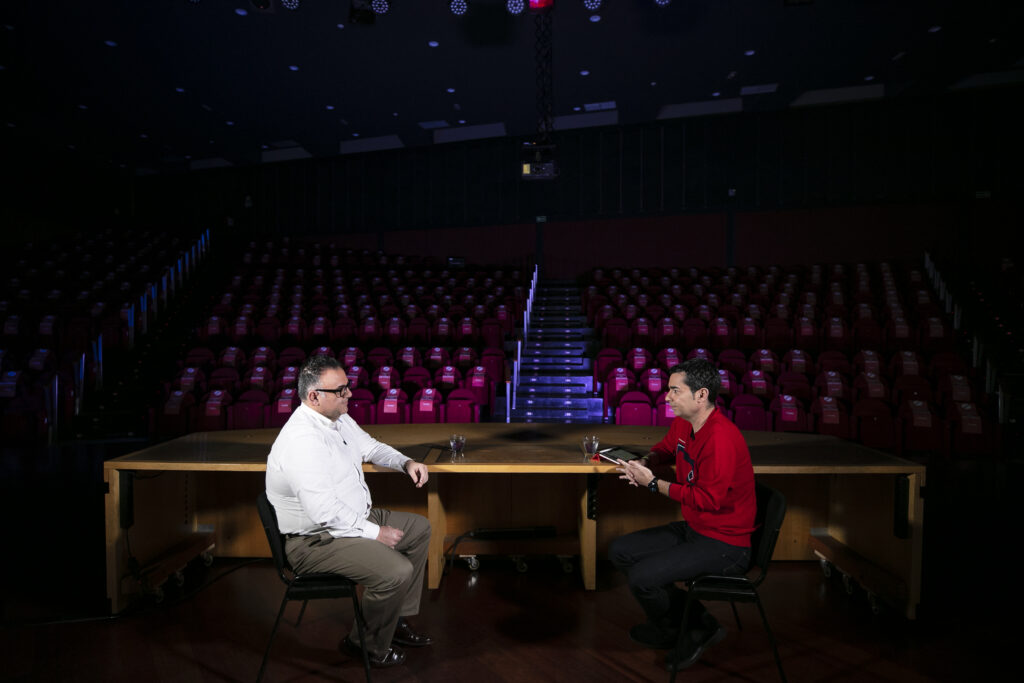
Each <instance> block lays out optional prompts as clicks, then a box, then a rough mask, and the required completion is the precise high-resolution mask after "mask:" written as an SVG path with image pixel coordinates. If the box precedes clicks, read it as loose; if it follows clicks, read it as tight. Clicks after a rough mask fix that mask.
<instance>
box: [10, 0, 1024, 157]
mask: <svg viewBox="0 0 1024 683" xmlns="http://www.w3.org/2000/svg"><path fill="white" fill-rule="evenodd" d="M467 3H468V12H467V13H466V14H465V15H464V16H462V17H456V16H454V15H452V14H451V13H450V12H449V10H448V7H447V5H448V2H447V0H392V1H391V9H390V11H389V12H388V13H387V14H385V15H381V16H378V17H376V21H375V22H374V23H373V24H372V25H367V24H360V23H355V22H353V21H352V17H351V15H350V5H351V2H350V0H301V2H300V4H299V7H298V9H296V10H289V9H286V8H285V7H284V6H283V5H282V0H261V4H269V8H268V9H265V10H260V9H258V8H257V7H256V6H255V5H254V4H253V2H250V0H146V1H139V0H121V1H108V2H88V1H79V2H66V1H64V0H58V1H50V2H41V1H32V0H23V1H22V2H5V3H3V6H2V8H0V49H2V51H0V126H2V129H3V138H2V140H3V143H4V146H5V147H7V148H8V149H15V148H17V149H19V150H20V151H21V152H22V153H25V152H26V151H27V153H28V154H30V155H36V156H44V155H47V154H52V153H53V152H54V151H61V152H70V153H71V154H72V155H75V156H78V157H80V159H81V160H82V162H83V163H84V164H87V165H89V166H95V167H97V168H125V169H128V170H130V171H132V170H134V171H135V172H137V173H151V172H166V171H172V170H182V169H188V168H205V167H210V166H217V165H240V164H252V163H259V162H261V161H272V160H276V159H285V158H295V157H298V156H303V155H305V154H308V155H311V156H329V155H336V154H339V153H342V152H352V151H359V150H365V149H373V148H375V147H378V148H379V147H387V146H395V145H403V146H406V147H410V146H418V145H425V144H431V143H436V142H442V141H445V140H455V139H458V138H459V137H460V136H466V137H473V136H493V135H496V134H498V135H500V134H502V132H503V133H504V134H505V135H511V136H523V135H530V134H532V133H534V132H536V129H537V123H538V114H537V111H538V110H537V95H536V94H537V68H536V65H535V51H534V43H535V39H536V23H535V21H536V20H535V17H534V15H531V14H529V13H528V12H527V13H524V14H523V15H521V16H511V15H509V14H508V13H507V12H506V10H505V0H467ZM595 16H599V17H600V19H599V20H596V21H595V20H594V17H595ZM1022 16H1024V2H1021V1H1020V0H1012V1H1011V0H1005V1H995V0H981V1H975V2H963V1H959V2H950V1H946V0H908V1H905V2H901V1H900V0H671V2H670V3H669V4H668V5H667V6H664V7H660V6H657V5H656V4H655V2H654V0H604V2H603V3H602V7H601V8H600V9H599V10H596V11H591V10H588V9H586V7H584V2H583V0H555V9H554V12H553V14H552V23H551V38H552V45H553V63H554V69H553V80H552V83H553V114H554V116H555V117H556V119H555V126H556V129H557V128H568V127H578V126H586V125H598V124H609V123H618V124H630V123H636V122H643V121H650V120H654V119H656V118H658V117H659V115H660V116H663V117H669V116H684V115H697V114H701V113H714V112H716V111H720V112H725V111H740V110H742V111H757V110H766V109H780V108H786V107H791V106H795V105H799V104H800V103H815V102H817V103H821V102H829V101H836V100H842V99H865V98H869V99H870V98H878V97H881V96H884V97H912V96H915V95H932V94H935V93H941V92H945V91H949V90H950V89H954V90H955V89H960V88H969V87H998V86H999V85H1000V84H1007V83H1020V82H1021V81H1022V80H1024V79H1022V78H1021V74H1022V72H1024V61H1022V56H1024V55H1022V49H1021V46H1022V40H1021V36H1020V31H1021V29H1022ZM431 41H435V42H436V46H435V47H432V46H431ZM588 105H589V106H588ZM672 105H682V106H675V107H673V106H672ZM429 122H435V123H433V124H430V125H434V126H439V127H438V128H429V127H424V126H423V125H421V124H429ZM437 122H441V123H437ZM496 124H500V125H496ZM13 156H14V155H13V154H12V155H10V156H8V160H9V161H8V163H10V159H11V158H13Z"/></svg>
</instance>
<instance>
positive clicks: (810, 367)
mask: <svg viewBox="0 0 1024 683" xmlns="http://www.w3.org/2000/svg"><path fill="white" fill-rule="evenodd" d="M814 368H815V364H814V359H813V358H811V355H810V354H809V353H808V352H806V351H804V350H802V349H789V350H787V351H786V352H785V355H784V356H783V357H782V369H783V370H784V371H789V372H797V373H800V374H803V375H806V376H807V377H808V378H810V377H811V376H813V375H814V374H815V371H814Z"/></svg>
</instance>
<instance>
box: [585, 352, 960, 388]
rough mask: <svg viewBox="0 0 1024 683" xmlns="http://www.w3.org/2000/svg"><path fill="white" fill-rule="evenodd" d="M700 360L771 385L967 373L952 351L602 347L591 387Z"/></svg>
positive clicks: (937, 377)
mask: <svg viewBox="0 0 1024 683" xmlns="http://www.w3.org/2000/svg"><path fill="white" fill-rule="evenodd" d="M690 358H703V359H705V360H707V361H709V362H711V363H716V364H718V365H719V366H720V367H722V368H723V369H725V370H728V371H729V372H730V373H732V375H734V376H736V377H739V378H742V377H743V376H744V375H746V374H747V373H748V372H751V371H759V372H761V373H764V375H766V376H767V378H768V380H769V381H774V380H777V379H778V378H779V377H780V376H781V375H782V374H784V373H785V374H788V373H793V374H799V375H803V376H804V377H805V378H807V379H809V380H813V379H815V378H816V377H818V376H820V375H821V374H822V373H826V372H830V371H834V372H837V373H839V374H840V375H843V376H845V377H846V378H848V379H849V378H851V377H855V376H857V375H860V374H865V373H873V374H874V375H877V376H878V377H879V378H881V380H882V381H887V382H892V381H894V380H895V379H897V378H899V377H902V376H905V375H920V376H922V377H925V378H927V379H928V381H930V382H932V383H936V382H939V381H941V380H942V378H943V377H944V376H947V375H950V374H959V375H964V374H967V373H968V371H969V368H968V366H967V364H966V363H965V362H964V360H963V359H962V358H961V357H960V356H959V355H958V354H956V353H954V352H939V353H934V354H931V355H930V356H925V355H923V354H921V353H918V352H916V351H897V352H894V353H892V354H891V355H885V354H882V353H879V352H877V351H874V350H871V349H866V350H862V351H858V352H857V353H855V354H853V355H852V356H851V355H850V354H846V353H844V352H842V351H822V352H820V353H817V354H813V353H810V352H808V351H805V350H803V349H792V348H791V349H789V350H787V351H786V352H785V353H784V354H782V355H781V356H780V355H779V354H777V353H775V352H774V351H772V350H771V349H766V348H763V349H757V350H755V351H751V352H750V353H749V354H748V353H746V352H744V351H743V350H740V349H723V350H721V351H719V352H718V353H717V354H716V353H715V352H713V351H712V350H711V349H707V348H702V347H695V348H691V349H690V350H689V351H688V352H686V354H685V355H684V354H683V353H682V352H681V351H680V350H679V349H677V348H675V347H669V348H664V349H660V350H659V351H658V352H657V353H656V354H655V353H654V352H652V351H651V350H650V349H647V348H642V347H635V348H631V349H629V351H628V352H626V353H625V354H624V353H622V351H620V350H619V349H615V348H603V349H601V350H599V351H598V352H597V354H596V355H595V357H594V362H593V374H594V386H595V387H597V388H600V387H601V385H602V384H603V382H604V379H605V377H606V376H607V375H608V373H609V371H610V370H611V369H612V368H613V367H622V368H625V369H627V370H629V371H630V372H632V373H633V374H635V375H640V374H642V373H643V372H644V371H645V370H647V369H649V368H661V369H662V370H663V371H667V370H668V369H669V368H671V367H672V366H674V365H678V364H679V363H680V362H682V361H683V360H685V359H690Z"/></svg>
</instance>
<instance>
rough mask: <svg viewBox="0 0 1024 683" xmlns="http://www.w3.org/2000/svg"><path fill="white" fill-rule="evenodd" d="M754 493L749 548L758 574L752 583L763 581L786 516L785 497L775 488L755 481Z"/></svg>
mask: <svg viewBox="0 0 1024 683" xmlns="http://www.w3.org/2000/svg"><path fill="white" fill-rule="evenodd" d="M754 486H755V495H756V496H757V517H756V518H755V519H754V524H755V526H756V527H757V528H756V529H755V530H754V533H753V534H751V537H750V549H751V550H752V551H753V557H751V558H750V559H751V564H753V565H756V566H757V567H758V569H759V570H760V572H761V573H760V574H759V575H758V577H757V578H756V579H754V585H755V586H756V585H759V584H760V583H761V582H762V581H764V577H765V575H766V574H767V573H768V563H769V562H770V561H771V559H772V555H773V554H774V553H775V543H776V542H777V541H778V540H779V530H780V529H782V520H783V519H785V517H786V497H785V496H784V495H782V493H781V492H780V491H778V490H777V489H774V488H772V487H771V486H768V485H767V484H762V483H761V482H756V483H755V485H754Z"/></svg>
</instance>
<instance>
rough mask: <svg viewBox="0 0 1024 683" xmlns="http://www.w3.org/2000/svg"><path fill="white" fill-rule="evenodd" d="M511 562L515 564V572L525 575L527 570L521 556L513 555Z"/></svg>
mask: <svg viewBox="0 0 1024 683" xmlns="http://www.w3.org/2000/svg"><path fill="white" fill-rule="evenodd" d="M512 561H513V562H515V563H516V571H517V572H519V573H520V574H525V573H526V570H527V569H529V567H528V566H527V565H526V560H524V559H523V556H522V555H513V556H512Z"/></svg>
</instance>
